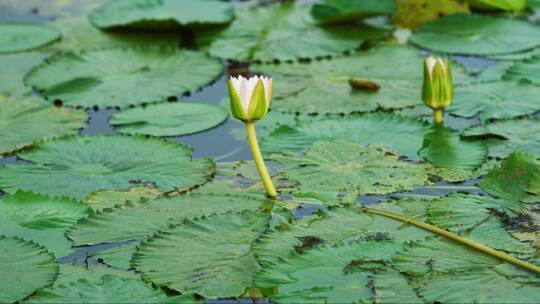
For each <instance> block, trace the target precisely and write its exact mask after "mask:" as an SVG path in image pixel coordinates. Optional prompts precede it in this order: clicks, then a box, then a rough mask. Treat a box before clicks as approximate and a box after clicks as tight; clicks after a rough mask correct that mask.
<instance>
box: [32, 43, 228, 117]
mask: <svg viewBox="0 0 540 304" xmlns="http://www.w3.org/2000/svg"><path fill="white" fill-rule="evenodd" d="M222 69H223V67H222V66H221V63H220V62H219V61H218V60H214V59H211V58H209V57H208V56H206V55H205V54H203V53H197V52H192V51H187V50H179V49H177V48H175V47H165V46H147V47H133V48H114V49H104V50H88V51H83V52H80V53H66V54H64V55H58V56H55V57H52V58H50V59H49V60H47V61H46V62H45V63H44V64H43V65H41V66H39V67H37V68H36V69H34V70H33V71H32V72H31V73H30V74H28V75H27V76H26V83H27V84H28V85H31V86H34V87H36V88H37V89H39V90H40V91H41V92H42V93H43V94H44V95H45V96H46V97H48V98H49V99H60V100H62V101H63V102H64V103H65V104H67V105H73V106H82V107H92V106H94V105H97V106H102V107H107V106H109V107H111V106H120V107H125V106H128V105H133V104H141V103H151V102H156V101H162V100H164V99H166V98H167V97H170V96H176V95H181V94H183V93H186V92H189V91H193V90H197V89H199V88H200V87H202V86H204V85H205V84H207V83H209V82H211V81H212V80H213V79H214V78H216V77H217V76H218V75H219V74H221V72H222Z"/></svg>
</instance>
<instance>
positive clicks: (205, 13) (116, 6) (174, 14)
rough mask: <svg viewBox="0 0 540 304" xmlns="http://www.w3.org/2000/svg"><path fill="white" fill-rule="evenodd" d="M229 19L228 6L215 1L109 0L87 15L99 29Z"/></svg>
mask: <svg viewBox="0 0 540 304" xmlns="http://www.w3.org/2000/svg"><path fill="white" fill-rule="evenodd" d="M233 18H234V10H233V8H232V6H231V5H230V4H228V3H225V2H222V1H216V0H189V1H183V0H180V1H178V0H110V1H107V2H106V3H105V4H104V5H103V6H102V7H100V8H99V9H97V10H95V11H93V12H92V13H91V14H90V21H92V23H93V24H94V25H96V26H97V27H99V28H112V27H138V28H148V27H150V28H151V27H157V28H160V27H171V26H187V25H201V24H202V25H209V24H210V25H211V24H223V23H227V22H229V21H231V20H232V19H233Z"/></svg>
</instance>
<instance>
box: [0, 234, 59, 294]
mask: <svg viewBox="0 0 540 304" xmlns="http://www.w3.org/2000/svg"><path fill="white" fill-rule="evenodd" d="M0 273H2V275H3V276H4V277H3V279H2V281H0V302H2V303H13V302H16V301H19V300H22V299H23V298H25V297H27V296H29V295H30V294H32V293H33V292H34V291H35V290H37V289H39V288H43V287H45V286H47V285H50V284H52V283H53V282H54V280H55V278H56V276H57V274H58V265H57V264H56V263H55V261H54V256H53V255H52V254H51V253H50V252H48V251H47V250H46V249H44V248H43V247H40V246H38V245H36V244H34V243H32V242H27V241H23V240H21V239H18V238H6V237H4V236H0Z"/></svg>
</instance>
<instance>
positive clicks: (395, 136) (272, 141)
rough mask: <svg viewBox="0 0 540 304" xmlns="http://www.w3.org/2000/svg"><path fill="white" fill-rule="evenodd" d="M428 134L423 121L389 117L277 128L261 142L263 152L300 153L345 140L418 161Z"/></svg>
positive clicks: (352, 117) (327, 120)
mask: <svg viewBox="0 0 540 304" xmlns="http://www.w3.org/2000/svg"><path fill="white" fill-rule="evenodd" d="M389 130H390V131H391V132H389ZM429 130H430V128H429V125H428V124H427V123H424V122H422V121H419V120H416V119H411V118H405V117H401V116H396V115H391V114H386V113H370V114H364V115H350V116H346V117H325V118H321V119H317V120H310V121H300V122H299V123H298V124H297V125H296V126H294V127H292V126H281V127H279V128H277V129H276V130H275V131H274V132H272V133H271V134H270V135H269V136H267V137H266V138H264V139H263V140H262V151H263V152H264V153H267V154H270V153H280V152H285V151H291V152H301V151H305V150H306V149H307V148H308V147H310V146H311V145H312V144H313V143H314V142H316V141H328V140H346V141H350V142H353V143H358V144H361V145H368V144H383V145H385V146H387V147H389V148H390V150H392V151H395V152H397V153H399V154H400V155H405V156H407V157H409V158H411V159H418V156H417V154H416V153H417V151H418V150H419V149H420V148H421V147H422V143H423V141H424V135H425V134H427V133H428V132H429Z"/></svg>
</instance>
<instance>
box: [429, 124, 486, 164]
mask: <svg viewBox="0 0 540 304" xmlns="http://www.w3.org/2000/svg"><path fill="white" fill-rule="evenodd" d="M486 154H487V149H486V147H485V146H484V144H483V143H482V142H480V141H473V140H470V139H468V140H467V139H461V138H460V136H459V133H457V132H455V131H453V130H452V129H449V128H444V127H437V126H434V127H433V128H432V129H431V131H430V132H429V133H427V134H426V135H425V137H424V144H423V146H422V149H420V151H418V155H420V156H421V157H423V158H424V159H425V160H426V161H428V162H430V163H431V164H433V165H435V167H437V168H445V169H456V170H462V171H472V170H474V169H477V168H478V167H480V165H482V164H483V163H484V160H485V157H486Z"/></svg>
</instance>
